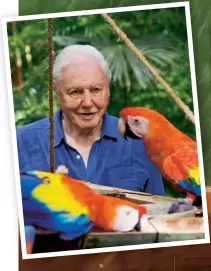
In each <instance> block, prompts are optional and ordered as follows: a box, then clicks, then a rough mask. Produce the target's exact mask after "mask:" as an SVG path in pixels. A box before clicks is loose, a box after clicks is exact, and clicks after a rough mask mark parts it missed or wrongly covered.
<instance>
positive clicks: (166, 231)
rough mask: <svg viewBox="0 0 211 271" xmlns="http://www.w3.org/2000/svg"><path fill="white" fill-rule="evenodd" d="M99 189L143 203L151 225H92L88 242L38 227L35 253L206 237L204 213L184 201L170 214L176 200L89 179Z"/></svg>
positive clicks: (93, 186) (92, 185) (98, 190)
mask: <svg viewBox="0 0 211 271" xmlns="http://www.w3.org/2000/svg"><path fill="white" fill-rule="evenodd" d="M86 184H87V185H88V186H89V187H90V188H92V189H93V190H94V191H96V192H97V193H101V194H105V195H110V196H115V197H120V198H124V199H127V200H129V201H133V202H135V203H137V204H143V205H145V206H146V208H147V215H148V218H149V227H148V228H147V232H137V231H131V232H124V233H120V232H103V231H101V230H98V229H93V230H92V231H91V232H90V233H89V234H87V236H86V239H85V242H84V243H83V244H82V243H80V239H76V240H73V241H63V240H61V239H59V237H58V235H57V234H56V233H54V232H52V231H46V230H41V229H38V230H37V235H36V240H35V247H34V250H33V253H42V252H55V251H65V250H75V249H89V248H102V247H115V246H125V245H138V244H151V243H160V242H171V241H181V240H196V239H204V238H205V234H204V224H203V217H202V216H203V214H202V211H200V208H197V207H195V206H188V205H183V206H182V209H181V210H180V212H179V213H174V214H168V209H169V207H170V206H171V204H172V203H173V202H174V201H175V199H173V198H168V197H162V196H157V195H152V194H146V193H141V192H134V191H130V190H124V189H118V188H114V187H107V186H101V185H96V184H91V183H86Z"/></svg>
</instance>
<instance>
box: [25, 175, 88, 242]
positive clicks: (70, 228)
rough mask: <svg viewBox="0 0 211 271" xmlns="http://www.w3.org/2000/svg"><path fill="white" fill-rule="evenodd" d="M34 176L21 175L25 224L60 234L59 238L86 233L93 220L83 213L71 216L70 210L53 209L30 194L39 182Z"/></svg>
mask: <svg viewBox="0 0 211 271" xmlns="http://www.w3.org/2000/svg"><path fill="white" fill-rule="evenodd" d="M37 179H38V178H36V177H34V176H21V188H22V191H23V192H22V193H23V194H22V204H23V214H24V223H25V225H34V226H37V227H40V228H43V229H47V230H52V231H55V232H58V233H59V234H60V238H61V239H65V240H73V239H75V238H78V237H80V236H82V235H84V234H86V233H88V232H89V231H90V230H91V229H92V227H93V222H92V221H91V220H90V219H89V218H88V217H87V216H86V215H84V214H80V215H78V216H73V215H72V214H71V213H70V212H65V211H63V210H61V211H54V210H52V209H50V208H49V207H48V206H47V205H45V204H44V203H42V202H39V201H38V200H36V199H35V198H33V196H32V195H31V192H32V190H33V189H34V188H35V187H36V186H37V185H39V184H40V182H39V180H37Z"/></svg>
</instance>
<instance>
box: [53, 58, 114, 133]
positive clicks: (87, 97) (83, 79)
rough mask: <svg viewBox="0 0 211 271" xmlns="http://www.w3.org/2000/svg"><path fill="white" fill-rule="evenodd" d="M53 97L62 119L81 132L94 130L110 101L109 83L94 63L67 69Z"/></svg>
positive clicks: (63, 72)
mask: <svg viewBox="0 0 211 271" xmlns="http://www.w3.org/2000/svg"><path fill="white" fill-rule="evenodd" d="M58 80H59V82H57V87H56V94H57V99H58V103H59V105H60V107H61V109H62V111H63V113H64V114H65V116H66V117H67V118H68V119H69V120H71V121H72V122H73V123H74V124H76V125H77V126H78V127H79V128H80V129H93V128H95V127H96V126H97V125H98V124H99V122H100V121H101V119H102V117H103V115H104V113H105V111H106V109H107V106H108V102H109V82H108V79H107V77H106V75H105V74H104V72H103V71H102V69H101V67H100V65H99V64H98V63H97V62H95V61H94V62H91V61H89V62H88V61H87V62H83V63H80V64H74V65H69V66H66V67H65V68H64V69H63V70H62V71H61V73H60V77H59V79H58Z"/></svg>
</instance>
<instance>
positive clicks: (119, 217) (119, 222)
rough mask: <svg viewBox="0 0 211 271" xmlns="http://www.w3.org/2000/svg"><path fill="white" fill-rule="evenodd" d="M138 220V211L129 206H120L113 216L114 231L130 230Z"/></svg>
mask: <svg viewBox="0 0 211 271" xmlns="http://www.w3.org/2000/svg"><path fill="white" fill-rule="evenodd" d="M138 222H139V211H138V210H136V209H134V208H132V207H130V206H120V207H118V208H117V209H116V216H115V218H114V223H113V230H114V231H120V232H125V231H131V230H133V229H134V228H135V226H136V225H137V223H138Z"/></svg>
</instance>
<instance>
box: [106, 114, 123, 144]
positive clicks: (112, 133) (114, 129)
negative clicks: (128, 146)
mask: <svg viewBox="0 0 211 271" xmlns="http://www.w3.org/2000/svg"><path fill="white" fill-rule="evenodd" d="M103 136H107V137H111V138H114V139H119V138H121V135H120V133H119V131H118V118H116V117H113V116H110V115H109V114H108V113H107V112H106V113H105V115H104V119H103V127H102V134H101V137H103Z"/></svg>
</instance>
